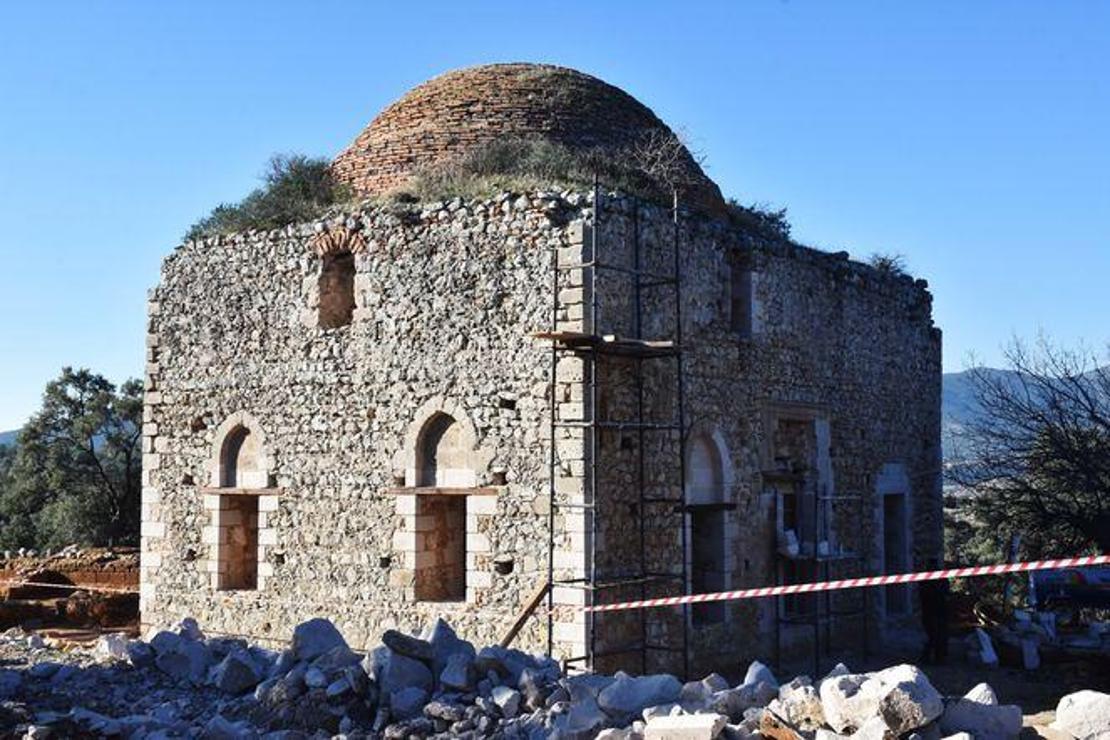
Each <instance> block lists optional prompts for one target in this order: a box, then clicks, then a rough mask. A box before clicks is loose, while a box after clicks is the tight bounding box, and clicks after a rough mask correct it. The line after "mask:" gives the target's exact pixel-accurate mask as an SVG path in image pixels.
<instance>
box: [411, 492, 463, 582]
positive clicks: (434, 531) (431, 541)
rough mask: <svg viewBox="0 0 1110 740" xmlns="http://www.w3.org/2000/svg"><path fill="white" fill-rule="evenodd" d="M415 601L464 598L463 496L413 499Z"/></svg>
mask: <svg viewBox="0 0 1110 740" xmlns="http://www.w3.org/2000/svg"><path fill="white" fill-rule="evenodd" d="M416 502H417V510H416V514H417V516H416V520H417V530H416V540H417V546H416V569H415V570H416V572H415V583H414V584H413V585H414V587H415V591H416V594H415V595H416V598H417V600H419V601H462V600H464V599H465V598H466V496H458V495H451V496H417V497H416Z"/></svg>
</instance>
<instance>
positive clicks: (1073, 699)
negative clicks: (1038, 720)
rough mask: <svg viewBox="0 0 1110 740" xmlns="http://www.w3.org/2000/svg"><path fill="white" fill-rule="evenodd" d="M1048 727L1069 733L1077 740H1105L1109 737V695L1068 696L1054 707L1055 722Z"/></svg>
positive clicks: (1086, 692) (1077, 694) (1076, 693)
mask: <svg viewBox="0 0 1110 740" xmlns="http://www.w3.org/2000/svg"><path fill="white" fill-rule="evenodd" d="M1050 727H1052V729H1055V730H1062V731H1063V732H1068V733H1071V734H1072V735H1074V736H1075V737H1076V738H1078V740H1106V738H1108V737H1110V694H1104V693H1102V692H1101V691H1076V692H1075V693H1073V694H1068V695H1067V696H1065V697H1064V698H1062V699H1061V700H1060V703H1059V704H1057V705H1056V720H1055V721H1054V722H1053V723H1052V724H1051V725H1050Z"/></svg>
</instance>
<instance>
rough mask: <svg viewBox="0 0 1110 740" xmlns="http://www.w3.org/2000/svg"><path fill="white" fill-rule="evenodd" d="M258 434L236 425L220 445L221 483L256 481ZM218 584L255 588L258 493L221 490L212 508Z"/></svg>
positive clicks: (239, 486)
mask: <svg viewBox="0 0 1110 740" xmlns="http://www.w3.org/2000/svg"><path fill="white" fill-rule="evenodd" d="M258 442H259V439H258V435H255V434H252V433H251V431H250V429H248V428H246V427H244V426H237V427H235V428H234V429H232V430H231V431H230V432H228V434H227V437H226V438H225V439H224V442H223V445H221V447H220V487H221V488H227V489H242V488H245V487H251V484H252V483H254V482H256V481H253V480H252V479H253V478H257V477H258V471H259V470H260V463H261V461H260V459H259V457H260V450H259V446H258ZM214 523H215V526H216V528H217V532H218V537H217V543H216V563H217V578H216V585H217V588H219V589H221V590H243V589H255V588H258V497H257V496H253V495H249V494H246V495H244V494H235V493H227V494H220V505H219V509H218V510H217V511H216V512H215V522H214Z"/></svg>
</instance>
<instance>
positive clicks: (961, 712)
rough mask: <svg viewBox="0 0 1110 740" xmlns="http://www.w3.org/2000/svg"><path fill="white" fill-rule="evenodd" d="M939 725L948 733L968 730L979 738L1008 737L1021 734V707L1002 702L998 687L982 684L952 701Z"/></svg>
mask: <svg viewBox="0 0 1110 740" xmlns="http://www.w3.org/2000/svg"><path fill="white" fill-rule="evenodd" d="M938 724H939V726H940V731H941V733H943V734H944V735H954V734H957V733H960V732H968V733H971V734H972V735H974V736H975V740H1008V738H1014V737H1017V736H1018V735H1019V734H1020V733H1021V725H1022V716H1021V707H1019V706H1015V705H1012V704H1010V705H1005V706H1003V705H1000V704H999V703H998V697H997V696H995V693H994V689H992V688H991V687H990V686H989V685H988V684H985V683H981V684H978V685H976V686H975V687H973V688H972V689H971V690H970V691H968V692H967V693H966V694H965V695H964V696H963V697H961V698H959V699H956V700H955V701H951V702H949V703H948V704H947V706H945V708H944V714H942V715H941V717H940V722H939V723H938Z"/></svg>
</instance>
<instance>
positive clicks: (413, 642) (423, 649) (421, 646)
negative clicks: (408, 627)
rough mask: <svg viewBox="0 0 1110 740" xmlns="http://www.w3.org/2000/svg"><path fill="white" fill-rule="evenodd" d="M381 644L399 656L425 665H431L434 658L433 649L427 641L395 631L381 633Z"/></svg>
mask: <svg viewBox="0 0 1110 740" xmlns="http://www.w3.org/2000/svg"><path fill="white" fill-rule="evenodd" d="M382 642H383V643H384V644H385V646H386V647H387V648H389V649H390V650H392V651H393V652H395V653H398V654H400V655H407V656H408V657H410V658H415V659H416V660H422V661H424V662H425V663H431V662H432V660H433V659H434V658H435V648H433V647H432V644H431V643H430V642H428V641H427V640H421V639H420V638H419V637H413V636H411V635H406V634H405V633H403V632H398V631H397V630H386V631H385V632H383V633H382Z"/></svg>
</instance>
